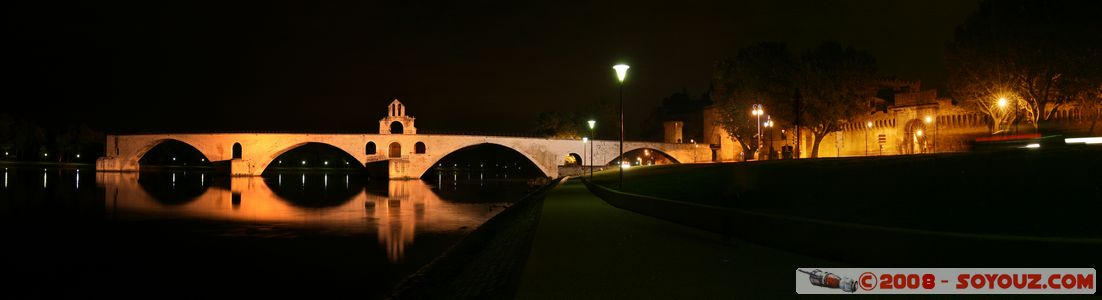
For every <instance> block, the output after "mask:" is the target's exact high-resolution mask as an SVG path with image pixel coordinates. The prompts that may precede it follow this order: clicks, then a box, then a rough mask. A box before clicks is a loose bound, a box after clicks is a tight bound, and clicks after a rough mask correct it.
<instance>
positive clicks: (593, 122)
mask: <svg viewBox="0 0 1102 300" xmlns="http://www.w3.org/2000/svg"><path fill="white" fill-rule="evenodd" d="M586 123H589V129H593V127H597V121H594V120H589V121H588V122H586Z"/></svg>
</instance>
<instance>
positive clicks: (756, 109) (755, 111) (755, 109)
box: [750, 104, 765, 159]
mask: <svg viewBox="0 0 1102 300" xmlns="http://www.w3.org/2000/svg"><path fill="white" fill-rule="evenodd" d="M764 113H765V110H764V109H762V108H761V104H754V105H753V106H752V109H751V111H750V114H751V115H754V116H755V117H757V118H758V121H757V123H758V143H757V144H756V145H754V154H758V153H759V152H760V151H761V115H762V114H764ZM755 159H757V158H755Z"/></svg>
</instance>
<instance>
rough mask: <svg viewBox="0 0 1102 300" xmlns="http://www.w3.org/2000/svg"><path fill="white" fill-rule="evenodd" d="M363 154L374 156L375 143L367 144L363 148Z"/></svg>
mask: <svg viewBox="0 0 1102 300" xmlns="http://www.w3.org/2000/svg"><path fill="white" fill-rule="evenodd" d="M364 153H366V154H367V155H375V142H367V146H365V147H364Z"/></svg>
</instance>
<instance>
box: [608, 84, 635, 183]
mask: <svg viewBox="0 0 1102 300" xmlns="http://www.w3.org/2000/svg"><path fill="white" fill-rule="evenodd" d="M628 68H631V67H630V66H628V65H625V64H619V65H615V66H612V69H613V70H616V78H618V79H620V156H619V157H620V161H618V163H619V164H620V189H624V79H625V78H627V76H628Z"/></svg>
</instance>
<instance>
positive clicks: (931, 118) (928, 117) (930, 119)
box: [926, 116, 934, 124]
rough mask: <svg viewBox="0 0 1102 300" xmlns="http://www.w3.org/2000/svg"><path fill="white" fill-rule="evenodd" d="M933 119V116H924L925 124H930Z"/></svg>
mask: <svg viewBox="0 0 1102 300" xmlns="http://www.w3.org/2000/svg"><path fill="white" fill-rule="evenodd" d="M933 121H934V118H933V117H931V116H926V124H930V122H933Z"/></svg>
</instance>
